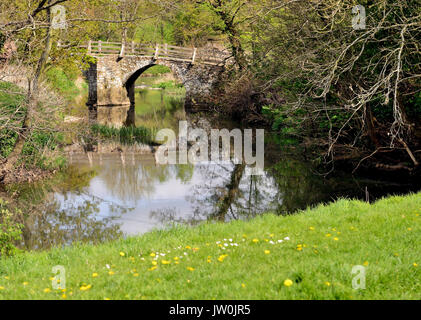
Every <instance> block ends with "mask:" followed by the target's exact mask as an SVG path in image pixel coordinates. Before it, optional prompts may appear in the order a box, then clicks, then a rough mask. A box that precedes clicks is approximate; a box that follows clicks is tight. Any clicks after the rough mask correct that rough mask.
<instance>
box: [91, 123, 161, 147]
mask: <svg viewBox="0 0 421 320" xmlns="http://www.w3.org/2000/svg"><path fill="white" fill-rule="evenodd" d="M91 129H92V132H93V134H94V135H96V136H97V138H103V139H104V138H105V139H110V140H115V141H118V142H120V143H122V144H128V145H130V144H133V143H145V144H149V143H152V142H153V140H154V137H155V132H154V130H152V129H148V128H145V127H142V126H137V127H133V126H130V127H121V128H114V127H109V126H105V125H100V124H94V125H92V127H91Z"/></svg>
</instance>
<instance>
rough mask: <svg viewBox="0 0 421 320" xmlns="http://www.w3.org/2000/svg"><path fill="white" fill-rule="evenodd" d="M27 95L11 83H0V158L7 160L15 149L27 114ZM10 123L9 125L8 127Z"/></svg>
mask: <svg viewBox="0 0 421 320" xmlns="http://www.w3.org/2000/svg"><path fill="white" fill-rule="evenodd" d="M24 101H25V95H24V94H23V93H22V90H21V89H20V88H18V87H17V86H15V85H14V84H12V83H9V82H1V81H0V112H1V117H2V119H3V120H0V128H1V129H0V158H6V157H7V156H8V155H9V154H10V152H11V151H12V149H13V146H14V145H15V142H16V139H17V136H18V134H17V132H16V131H15V130H12V128H13V127H15V128H16V127H19V126H20V125H21V123H22V121H23V118H24V116H25V112H26V106H25V104H24ZM7 123H8V125H7Z"/></svg>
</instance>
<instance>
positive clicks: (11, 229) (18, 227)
mask: <svg viewBox="0 0 421 320" xmlns="http://www.w3.org/2000/svg"><path fill="white" fill-rule="evenodd" d="M22 229H23V225H22V224H18V223H15V222H14V221H13V215H12V213H11V212H10V211H9V209H8V208H7V202H6V201H4V200H3V199H0V257H3V256H11V255H13V254H14V253H15V252H16V250H17V248H16V246H15V243H16V242H17V241H19V240H20V239H21V235H22Z"/></svg>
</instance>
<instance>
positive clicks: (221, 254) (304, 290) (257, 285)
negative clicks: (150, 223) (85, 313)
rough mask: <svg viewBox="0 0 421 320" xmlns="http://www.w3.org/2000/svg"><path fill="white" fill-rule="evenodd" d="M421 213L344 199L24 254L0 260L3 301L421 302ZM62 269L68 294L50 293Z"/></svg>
mask: <svg viewBox="0 0 421 320" xmlns="http://www.w3.org/2000/svg"><path fill="white" fill-rule="evenodd" d="M420 214H421V194H417V195H410V196H406V197H391V198H388V199H384V200H381V201H379V202H377V203H375V204H373V205H369V204H367V203H363V202H359V201H348V200H339V201H337V202H336V203H334V204H331V205H326V206H320V207H318V208H316V209H313V210H307V211H305V212H302V213H299V214H297V215H294V216H286V217H278V216H274V215H265V216H262V217H258V218H256V219H253V220H251V221H249V222H244V221H234V222H232V223H228V224H222V223H216V224H212V223H208V224H204V225H201V226H199V227H196V228H184V227H181V228H175V229H171V230H168V231H157V232H152V233H148V234H146V235H144V236H141V237H134V238H129V239H126V240H121V241H117V242H112V243H106V244H103V245H100V246H89V245H76V246H74V247H67V248H63V249H54V250H51V251H47V252H39V253H35V252H34V253H25V254H20V255H17V256H14V257H12V258H4V259H1V260H0V286H1V290H0V299H16V298H21V299H34V298H36V299H420V298H421V281H420V280H421V267H420V266H419V265H421V256H420V252H421V244H420V241H419V239H420V238H421V216H420ZM157 253H158V257H159V258H157V255H156V254H157ZM161 253H162V255H161ZM56 265H62V266H64V267H65V269H66V275H67V281H66V290H53V289H52V278H50V277H52V276H53V273H52V267H54V266H56ZM356 265H362V266H365V268H366V289H365V290H354V289H353V288H352V279H353V277H355V276H356V274H354V275H353V274H352V273H351V270H352V268H353V266H356Z"/></svg>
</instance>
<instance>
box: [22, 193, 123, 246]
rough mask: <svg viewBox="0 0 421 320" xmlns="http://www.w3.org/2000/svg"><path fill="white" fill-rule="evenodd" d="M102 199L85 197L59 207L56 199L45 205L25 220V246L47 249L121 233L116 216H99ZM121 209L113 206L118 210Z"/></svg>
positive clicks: (98, 241)
mask: <svg viewBox="0 0 421 320" xmlns="http://www.w3.org/2000/svg"><path fill="white" fill-rule="evenodd" d="M101 202H102V200H101V199H92V200H86V201H85V202H83V203H80V204H77V205H68V206H67V207H66V208H60V203H59V202H57V201H54V202H51V203H49V204H46V205H45V206H44V207H43V210H42V211H39V212H36V213H35V214H31V215H30V216H28V218H27V219H25V223H24V225H25V230H24V234H23V235H24V243H23V246H24V247H25V248H26V249H47V248H51V247H56V246H62V245H70V244H72V243H75V242H82V243H100V242H104V241H108V240H113V239H118V238H119V237H121V236H122V232H121V231H120V225H119V224H117V223H116V222H115V220H116V219H117V216H111V217H99V216H98V213H99V204H100V203H101ZM122 209H124V208H114V209H113V210H115V212H117V210H118V211H119V212H121V210H122ZM123 213H124V212H123Z"/></svg>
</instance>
